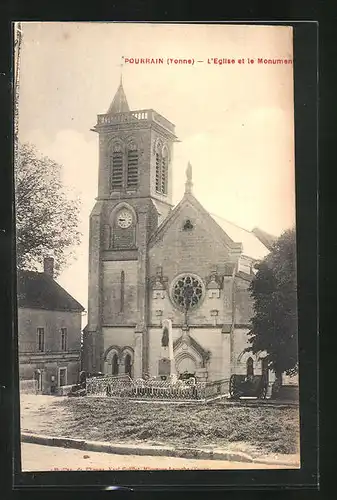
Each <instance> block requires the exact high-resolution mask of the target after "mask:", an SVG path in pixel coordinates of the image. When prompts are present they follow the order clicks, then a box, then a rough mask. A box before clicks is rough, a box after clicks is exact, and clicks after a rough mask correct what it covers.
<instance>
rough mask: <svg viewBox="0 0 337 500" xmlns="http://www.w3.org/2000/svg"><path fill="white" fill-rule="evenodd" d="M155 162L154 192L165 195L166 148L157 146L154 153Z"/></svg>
mask: <svg viewBox="0 0 337 500" xmlns="http://www.w3.org/2000/svg"><path fill="white" fill-rule="evenodd" d="M155 161H156V192H157V193H160V194H167V188H168V152H167V149H166V147H164V148H162V147H161V145H160V144H158V145H157V150H156V153H155Z"/></svg>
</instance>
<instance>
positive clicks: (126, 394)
mask: <svg viewBox="0 0 337 500" xmlns="http://www.w3.org/2000/svg"><path fill="white" fill-rule="evenodd" d="M228 383H229V381H228V380H227V379H223V380H218V381H214V382H196V381H195V379H193V378H192V379H188V380H174V381H173V380H171V379H168V380H161V378H160V377H151V378H149V379H146V380H145V379H135V380H133V379H131V378H130V377H129V376H127V375H123V376H119V377H118V376H112V375H107V376H104V377H92V378H88V379H87V381H86V390H87V395H88V396H107V397H115V398H127V399H144V400H147V399H148V400H151V399H152V400H167V401H170V400H171V401H174V400H176V401H184V400H199V401H200V400H208V399H213V398H215V397H221V396H224V395H226V394H227V393H228Z"/></svg>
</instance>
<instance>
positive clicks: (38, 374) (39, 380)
mask: <svg viewBox="0 0 337 500" xmlns="http://www.w3.org/2000/svg"><path fill="white" fill-rule="evenodd" d="M34 379H35V380H36V390H37V391H38V392H41V391H42V373H41V370H36V372H35V374H34Z"/></svg>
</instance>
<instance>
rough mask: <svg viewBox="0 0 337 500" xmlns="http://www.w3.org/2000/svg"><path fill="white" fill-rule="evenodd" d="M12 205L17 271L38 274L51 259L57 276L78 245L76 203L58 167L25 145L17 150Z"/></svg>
mask: <svg viewBox="0 0 337 500" xmlns="http://www.w3.org/2000/svg"><path fill="white" fill-rule="evenodd" d="M15 201H16V207H15V212H16V213H15V215H16V241H17V246H16V251H17V266H18V269H31V270H39V268H40V266H41V263H42V261H43V258H44V257H45V256H50V255H53V256H54V258H55V275H58V274H59V273H60V272H61V271H62V269H64V268H65V267H66V265H67V264H68V263H69V260H70V259H71V258H72V257H74V248H75V247H76V245H78V244H79V243H80V239H81V234H80V232H79V231H78V226H79V212H80V200H79V199H78V198H76V197H74V196H72V193H71V192H70V191H69V190H67V189H66V188H65V186H64V185H63V183H62V166H61V165H59V164H57V163H56V162H54V161H53V160H51V159H50V158H47V157H44V156H42V155H40V154H39V152H38V151H37V149H36V148H35V146H33V145H31V144H29V143H25V144H20V145H18V149H17V157H16V164H15Z"/></svg>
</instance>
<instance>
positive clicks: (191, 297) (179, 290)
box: [171, 274, 204, 311]
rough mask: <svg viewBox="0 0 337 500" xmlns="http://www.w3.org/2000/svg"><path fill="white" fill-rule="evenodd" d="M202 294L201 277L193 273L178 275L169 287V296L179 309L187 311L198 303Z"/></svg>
mask: <svg viewBox="0 0 337 500" xmlns="http://www.w3.org/2000/svg"><path fill="white" fill-rule="evenodd" d="M203 296H204V285H203V283H202V281H201V279H200V278H199V277H198V276H195V275H194V274H183V275H180V276H178V277H177V278H176V279H175V280H174V282H173V283H172V287H171V298H172V301H173V302H174V303H175V305H176V306H178V307H179V309H182V310H184V311H188V310H190V309H195V308H196V307H198V305H200V301H201V299H202V298H203Z"/></svg>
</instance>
